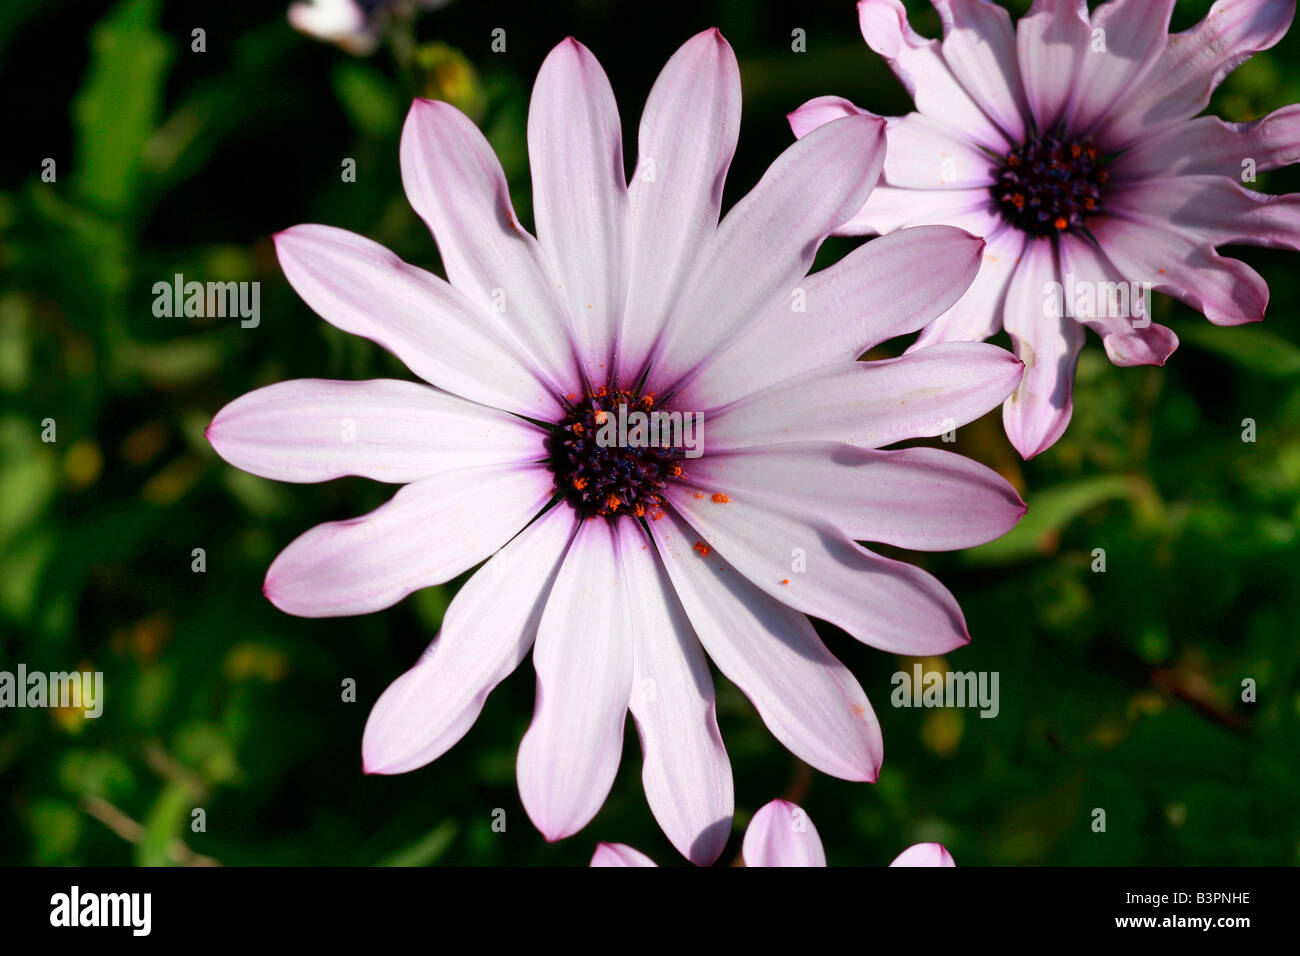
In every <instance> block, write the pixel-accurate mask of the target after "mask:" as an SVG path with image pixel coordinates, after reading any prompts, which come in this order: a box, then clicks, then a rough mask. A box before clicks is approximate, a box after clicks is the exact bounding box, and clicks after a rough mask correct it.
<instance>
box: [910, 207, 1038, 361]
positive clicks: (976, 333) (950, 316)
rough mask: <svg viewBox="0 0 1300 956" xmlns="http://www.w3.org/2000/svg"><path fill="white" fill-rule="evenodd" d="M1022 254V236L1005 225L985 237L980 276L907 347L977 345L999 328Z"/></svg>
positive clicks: (912, 349)
mask: <svg viewBox="0 0 1300 956" xmlns="http://www.w3.org/2000/svg"><path fill="white" fill-rule="evenodd" d="M1024 251H1025V234H1024V233H1023V232H1021V231H1020V230H1019V229H1016V228H1013V227H1011V226H1004V227H1002V228H1000V229H997V230H995V231H994V232H992V233H990V234H989V236H988V245H987V246H986V247H985V249H984V262H983V264H982V265H981V266H980V271H979V275H977V276H976V277H975V281H974V282H973V283H971V287H970V289H969V290H967V292H966V294H965V295H963V296H962V297H961V298H960V299H959V300H958V301H957V303H956V304H955V305H954V306H953V307H952V308H951V309H949V310H948V311H947V312H945V313H944V314H943V315H941V316H939V318H937V319H935V320H934V321H933V322H931V323H930V324H929V325H928V326H926V328H925V331H923V332H922V333H921V334H920V335H919V336H918V337H917V339H916V341H915V342H914V343H913V344H912V345H911V346H910V347H909V348H908V350H907V351H908V352H916V351H918V350H920V349H924V348H927V347H929V346H931V345H938V344H939V343H940V342H980V341H983V340H984V339H987V338H988V337H989V336H991V335H993V334H995V333H996V332H997V331H998V330H999V329H1001V328H1002V307H1003V304H1004V303H1005V302H1006V297H1007V285H1008V284H1009V283H1010V282H1011V276H1012V275H1013V274H1014V273H1015V271H1016V266H1017V265H1019V263H1020V257H1021V256H1022V255H1023V254H1024Z"/></svg>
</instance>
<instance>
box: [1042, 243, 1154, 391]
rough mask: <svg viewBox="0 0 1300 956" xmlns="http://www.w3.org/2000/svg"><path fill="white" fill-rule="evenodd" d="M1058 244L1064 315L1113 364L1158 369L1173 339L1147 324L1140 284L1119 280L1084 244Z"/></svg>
mask: <svg viewBox="0 0 1300 956" xmlns="http://www.w3.org/2000/svg"><path fill="white" fill-rule="evenodd" d="M1060 242H1061V245H1060V250H1059V255H1060V259H1061V282H1062V290H1061V295H1062V300H1063V304H1064V303H1065V302H1068V303H1070V306H1071V308H1070V314H1072V315H1073V317H1074V318H1075V319H1077V320H1078V321H1080V322H1082V323H1083V324H1084V325H1086V326H1088V328H1090V329H1092V330H1093V331H1094V332H1096V333H1097V334H1098V335H1100V336H1101V338H1102V344H1103V345H1104V346H1105V347H1106V354H1107V355H1108V356H1110V360H1111V361H1112V362H1114V363H1115V364H1116V365H1123V366H1127V365H1164V364H1165V360H1166V359H1168V358H1169V356H1170V355H1172V354H1173V352H1174V349H1176V348H1178V336H1176V335H1174V333H1173V330H1172V329H1167V328H1165V327H1164V326H1163V325H1157V324H1156V323H1154V322H1152V321H1151V314H1150V312H1149V311H1148V307H1149V304H1150V303H1149V302H1148V301H1147V299H1148V298H1149V297H1148V296H1146V295H1144V294H1143V292H1142V289H1141V286H1140V285H1139V286H1134V285H1133V284H1132V283H1130V282H1129V281H1128V280H1127V279H1125V278H1124V277H1123V276H1122V275H1121V274H1120V272H1119V270H1118V269H1116V268H1115V266H1114V265H1113V264H1112V263H1111V261H1110V260H1109V259H1108V258H1106V254H1105V252H1104V251H1102V250H1101V249H1100V248H1099V247H1097V246H1095V245H1093V243H1091V242H1089V241H1088V240H1086V239H1079V238H1076V237H1074V236H1071V235H1065V236H1062V237H1061V239H1060ZM1072 289H1073V290H1076V291H1074V292H1073V294H1072V293H1071V290H1072ZM1077 290H1085V291H1084V292H1082V293H1081V292H1079V291H1077ZM1089 296H1091V300H1089Z"/></svg>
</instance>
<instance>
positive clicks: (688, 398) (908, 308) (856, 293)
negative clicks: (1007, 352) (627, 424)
mask: <svg viewBox="0 0 1300 956" xmlns="http://www.w3.org/2000/svg"><path fill="white" fill-rule="evenodd" d="M983 253H984V243H983V241H982V240H980V239H979V238H977V237H975V236H972V235H971V234H970V233H968V232H965V231H963V230H961V229H955V228H953V227H951V226H918V227H917V228H915V229H901V230H899V231H898V232H894V233H890V234H889V235H887V236H881V237H880V238H879V239H875V240H873V241H871V242H868V243H865V244H864V245H862V246H859V247H858V248H857V249H854V250H853V251H852V252H851V253H849V254H848V255H847V256H845V257H844V258H843V259H841V260H840V261H839V262H837V263H835V264H834V265H833V266H831V267H830V268H827V269H823V270H822V271H821V272H816V273H813V274H812V275H810V276H808V277H807V278H806V279H805V280H804V281H803V282H801V283H800V284H799V285H798V286H797V287H796V288H795V290H794V292H793V293H792V294H791V295H790V296H789V297H788V298H786V299H781V300H778V301H776V302H773V303H772V304H771V305H770V306H768V308H767V309H766V310H765V311H764V312H763V315H762V317H761V318H760V319H759V320H758V321H757V322H756V323H755V324H754V327H753V328H752V329H750V331H749V332H748V333H746V334H745V335H743V336H741V337H740V338H739V339H738V340H737V341H736V343H735V344H734V345H733V346H731V348H729V349H727V350H725V351H724V352H722V353H721V354H720V355H719V356H718V357H717V358H716V359H714V360H713V361H712V362H710V363H709V364H708V365H706V366H705V367H703V368H702V369H701V370H700V374H699V375H697V376H696V377H695V378H693V379H691V380H690V381H689V382H688V383H687V384H686V385H685V386H683V388H682V389H681V390H680V391H679V392H678V393H677V398H676V403H677V405H679V406H680V407H682V408H691V409H698V410H700V411H703V412H705V413H708V412H710V411H713V410H715V409H717V408H721V407H722V406H724V405H727V404H730V403H731V402H733V401H735V400H736V399H739V398H743V397H745V396H746V395H749V394H752V393H753V392H756V391H758V390H759V389H761V388H764V387H766V386H768V385H774V384H776V383H778V382H783V381H785V380H787V379H790V378H794V377H795V376H797V375H801V374H803V373H804V372H810V371H813V370H814V369H819V368H824V367H826V366H828V365H836V364H840V363H843V362H851V361H853V360H854V359H856V358H857V357H858V356H860V355H862V354H863V353H865V352H866V351H867V350H868V349H871V348H874V347H875V346H877V345H879V344H880V343H882V342H887V341H889V340H890V339H893V338H896V337H898V336H900V335H909V334H911V333H913V332H915V331H917V329H919V328H920V327H921V326H923V325H925V324H926V323H927V322H929V321H930V320H931V319H934V318H935V317H936V316H938V315H940V314H942V313H943V312H944V311H945V310H946V309H948V308H949V307H950V306H951V305H952V304H953V303H955V302H956V301H957V300H958V299H959V298H960V297H961V296H962V294H963V293H964V292H965V291H966V289H967V288H968V287H969V286H970V284H971V282H972V281H973V280H974V279H975V277H976V274H977V273H978V272H979V268H980V260H981V259H982V258H983ZM792 341H797V342H799V343H800V347H799V348H797V349H793V348H790V347H789V343H790V342H792Z"/></svg>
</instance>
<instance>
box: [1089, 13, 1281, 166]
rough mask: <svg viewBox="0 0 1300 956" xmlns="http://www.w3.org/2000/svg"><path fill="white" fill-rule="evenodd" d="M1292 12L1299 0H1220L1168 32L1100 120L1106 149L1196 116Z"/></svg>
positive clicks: (1264, 47)
mask: <svg viewBox="0 0 1300 956" xmlns="http://www.w3.org/2000/svg"><path fill="white" fill-rule="evenodd" d="M1294 16H1295V0H1216V2H1215V4H1214V6H1212V7H1210V12H1209V13H1208V14H1206V16H1205V19H1204V20H1202V21H1201V22H1200V23H1198V24H1197V25H1196V26H1194V27H1192V28H1191V29H1190V30H1184V31H1183V32H1182V33H1175V34H1173V35H1171V36H1170V37H1169V42H1168V44H1166V46H1165V48H1164V52H1163V53H1161V54H1160V59H1158V60H1157V61H1156V62H1155V64H1154V65H1153V66H1152V67H1151V69H1150V70H1149V71H1148V72H1147V74H1146V76H1145V77H1144V78H1143V81H1142V82H1141V83H1140V84H1138V85H1136V86H1135V87H1133V88H1132V89H1131V90H1130V91H1129V95H1128V96H1127V97H1126V98H1125V101H1124V103H1123V106H1122V108H1120V109H1116V110H1115V111H1114V112H1113V113H1111V115H1110V117H1109V119H1107V120H1106V122H1105V123H1103V124H1102V125H1101V127H1100V128H1099V130H1098V139H1099V141H1100V142H1101V143H1102V144H1103V146H1104V148H1105V149H1104V151H1106V152H1112V151H1117V150H1120V149H1122V148H1124V147H1125V146H1129V145H1132V144H1133V143H1135V142H1138V141H1139V140H1141V139H1143V138H1144V137H1145V136H1148V135H1150V133H1151V132H1152V131H1154V130H1157V129H1160V128H1161V127H1163V126H1167V125H1168V124H1170V123H1176V122H1177V121H1178V120H1183V119H1187V118H1189V117H1191V116H1195V115H1196V114H1197V113H1199V112H1200V111H1201V110H1203V109H1204V108H1205V106H1206V104H1207V103H1209V102H1210V94H1211V93H1213V92H1214V90H1215V88H1217V87H1218V85H1219V83H1220V82H1222V80H1223V78H1224V77H1225V76H1227V75H1228V74H1229V73H1231V72H1232V71H1233V70H1235V69H1236V68H1237V67H1239V66H1240V65H1241V64H1242V63H1244V62H1245V61H1246V60H1248V59H1250V57H1251V56H1253V55H1254V54H1256V53H1258V52H1260V51H1261V50H1267V49H1268V48H1269V47H1271V46H1273V45H1274V44H1275V43H1277V42H1278V40H1280V39H1282V37H1283V35H1284V34H1285V33H1286V31H1287V28H1288V27H1290V26H1291V20H1292V18H1294Z"/></svg>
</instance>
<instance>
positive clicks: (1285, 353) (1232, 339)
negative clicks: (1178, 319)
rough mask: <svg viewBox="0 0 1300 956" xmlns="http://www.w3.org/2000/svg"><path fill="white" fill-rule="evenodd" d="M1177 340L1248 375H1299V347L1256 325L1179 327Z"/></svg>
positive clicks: (1196, 325) (1282, 376)
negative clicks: (1199, 349) (1238, 367)
mask: <svg viewBox="0 0 1300 956" xmlns="http://www.w3.org/2000/svg"><path fill="white" fill-rule="evenodd" d="M1178 337H1179V338H1180V339H1181V340H1182V341H1184V342H1191V343H1192V344H1193V345H1197V346H1199V347H1200V348H1203V349H1205V350H1206V351H1207V352H1213V353H1214V354H1215V355H1218V356H1221V357H1222V358H1225V359H1227V360H1228V361H1229V362H1232V363H1233V364H1234V365H1239V366H1241V367H1242V368H1245V369H1249V370H1250V371H1252V372H1259V373H1260V374H1262V375H1271V376H1274V377H1277V378H1285V377H1287V376H1290V375H1300V347H1297V346H1295V345H1294V344H1292V343H1291V342H1288V341H1287V340H1286V339H1284V338H1282V336H1280V335H1278V334H1277V333H1275V332H1270V331H1269V330H1268V329H1264V328H1261V327H1259V326H1257V325H1253V326H1252V325H1248V326H1236V327H1233V328H1224V327H1222V326H1218V325H1207V324H1205V323H1199V322H1198V323H1197V324H1195V325H1187V326H1185V327H1183V326H1180V327H1179V329H1178Z"/></svg>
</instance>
